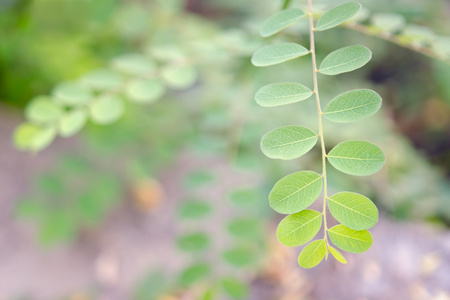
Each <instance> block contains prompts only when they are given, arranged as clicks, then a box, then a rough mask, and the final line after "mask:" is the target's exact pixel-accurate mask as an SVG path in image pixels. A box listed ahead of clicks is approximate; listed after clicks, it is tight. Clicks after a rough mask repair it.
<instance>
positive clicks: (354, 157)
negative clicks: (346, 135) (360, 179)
mask: <svg viewBox="0 0 450 300" xmlns="http://www.w3.org/2000/svg"><path fill="white" fill-rule="evenodd" d="M327 157H328V161H329V162H330V163H331V165H332V166H333V167H335V168H336V169H338V170H339V171H341V172H344V173H347V174H350V175H356V176H367V175H371V174H373V173H376V172H378V171H379V170H380V169H381V168H382V167H383V165H384V160H385V158H384V154H383V151H381V149H380V148H379V147H378V146H377V145H374V144H372V143H369V142H365V141H347V142H342V143H340V144H337V145H336V146H335V147H334V148H333V149H332V150H331V151H330V153H328V155H327Z"/></svg>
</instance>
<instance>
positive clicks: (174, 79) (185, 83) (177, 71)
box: [161, 65, 198, 90]
mask: <svg viewBox="0 0 450 300" xmlns="http://www.w3.org/2000/svg"><path fill="white" fill-rule="evenodd" d="M161 76H162V78H163V79H164V81H165V82H166V84H167V86H168V87H170V88H173V89H177V90H182V89H187V88H189V87H191V86H192V85H194V83H195V82H196V81H197V79H198V72H197V69H196V68H195V67H193V66H174V65H169V66H166V67H164V69H163V70H162V71H161Z"/></svg>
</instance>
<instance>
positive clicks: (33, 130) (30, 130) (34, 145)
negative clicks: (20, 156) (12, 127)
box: [14, 123, 56, 151]
mask: <svg viewBox="0 0 450 300" xmlns="http://www.w3.org/2000/svg"><path fill="white" fill-rule="evenodd" d="M55 137H56V129H55V128H54V127H41V126H38V125H34V124H30V123H23V124H21V125H20V126H19V127H17V129H16V131H15V132H14V145H15V146H16V148H17V149H19V150H31V151H39V150H42V149H44V148H45V147H47V146H48V145H50V143H51V142H52V141H53V139H54V138H55Z"/></svg>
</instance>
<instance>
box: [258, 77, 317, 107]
mask: <svg viewBox="0 0 450 300" xmlns="http://www.w3.org/2000/svg"><path fill="white" fill-rule="evenodd" d="M312 94H313V92H312V91H311V90H310V89H309V88H307V87H306V86H304V85H303V84H300V83H293V82H286V83H273V84H269V85H266V86H263V87H262V88H261V89H259V91H258V92H256V95H255V100H256V103H258V104H259V105H261V106H264V107H273V106H279V105H285V104H290V103H295V102H299V101H302V100H306V99H308V98H309V97H311V95H312Z"/></svg>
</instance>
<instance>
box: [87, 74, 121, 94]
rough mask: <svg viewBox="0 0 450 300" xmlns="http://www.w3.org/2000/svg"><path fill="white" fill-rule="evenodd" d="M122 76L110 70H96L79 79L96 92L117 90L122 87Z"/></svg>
mask: <svg viewBox="0 0 450 300" xmlns="http://www.w3.org/2000/svg"><path fill="white" fill-rule="evenodd" d="M122 80H123V78H122V76H121V75H120V74H119V73H117V72H115V71H112V70H108V69H98V70H94V71H92V72H89V73H88V74H86V75H85V76H83V77H82V78H81V82H83V83H85V84H86V85H88V86H89V87H90V88H92V89H94V90H98V91H104V90H113V89H117V88H119V87H120V86H121V85H122Z"/></svg>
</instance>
